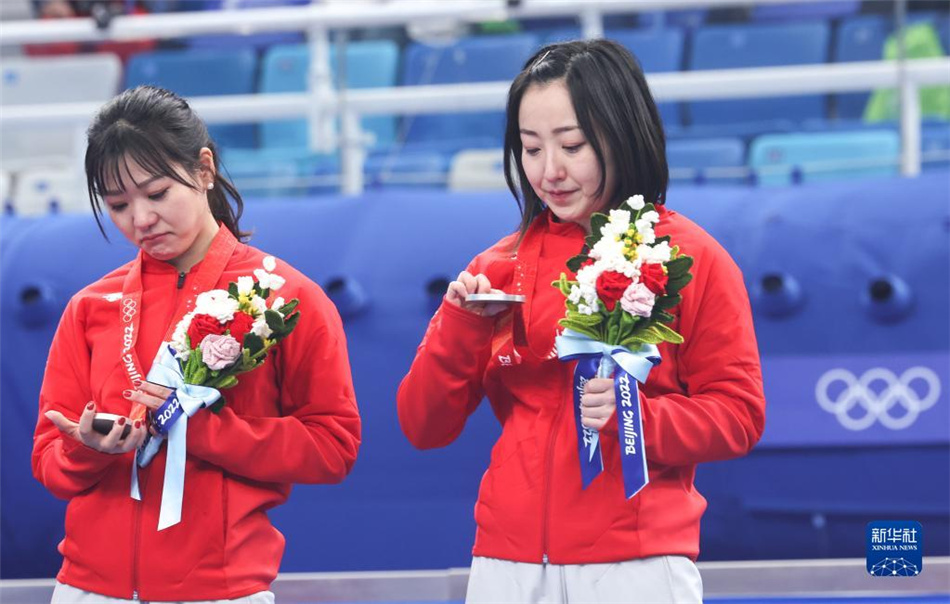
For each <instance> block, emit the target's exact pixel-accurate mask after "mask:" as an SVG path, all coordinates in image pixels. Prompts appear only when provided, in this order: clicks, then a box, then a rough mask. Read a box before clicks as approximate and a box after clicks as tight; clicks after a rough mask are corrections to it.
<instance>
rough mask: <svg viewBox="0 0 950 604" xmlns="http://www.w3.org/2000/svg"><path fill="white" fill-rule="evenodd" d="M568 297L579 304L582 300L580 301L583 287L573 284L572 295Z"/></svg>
mask: <svg viewBox="0 0 950 604" xmlns="http://www.w3.org/2000/svg"><path fill="white" fill-rule="evenodd" d="M567 299H568V300H570V301H571V302H573V303H574V304H577V303H578V302H580V301H581V288H580V287H578V286H576V285H572V286H571V293H570V295H569V296H568V297H567Z"/></svg>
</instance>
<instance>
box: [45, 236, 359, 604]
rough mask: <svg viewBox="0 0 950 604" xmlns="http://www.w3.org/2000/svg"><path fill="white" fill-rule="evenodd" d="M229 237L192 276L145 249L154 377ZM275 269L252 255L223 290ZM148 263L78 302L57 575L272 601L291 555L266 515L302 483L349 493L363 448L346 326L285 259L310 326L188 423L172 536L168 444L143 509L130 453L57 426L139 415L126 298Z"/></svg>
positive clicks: (51, 451)
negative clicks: (159, 357) (185, 309)
mask: <svg viewBox="0 0 950 604" xmlns="http://www.w3.org/2000/svg"><path fill="white" fill-rule="evenodd" d="M229 240H230V243H231V244H233V243H235V242H234V241H233V235H231V233H230V232H229V231H228V230H227V229H225V228H221V229H219V231H218V234H217V235H216V237H215V239H214V241H213V242H212V245H211V249H210V250H209V252H208V255H206V256H205V260H204V261H202V263H199V264H198V265H196V266H195V267H193V268H192V269H191V270H190V271H189V272H188V273H187V274H186V275H185V276H184V278H183V279H181V280H180V275H179V274H178V273H177V272H176V270H175V269H174V268H173V267H172V266H171V265H169V264H167V263H165V262H160V261H158V260H155V259H153V258H151V257H149V256H148V255H147V254H144V253H142V252H140V253H139V254H140V256H139V257H140V259H141V261H142V288H143V291H142V298H141V309H140V312H141V313H142V318H141V322H140V334H139V337H138V341H137V342H136V345H135V349H136V351H137V353H138V357H139V359H140V360H141V362H142V363H143V365H144V367H143V370H144V371H146V372H147V371H148V368H149V366H150V365H151V362H152V359H153V358H154V357H155V353H156V351H157V350H158V348H159V345H160V344H161V342H162V338H163V337H164V336H165V334H166V330H167V328H168V326H169V325H171V323H172V322H173V321H175V322H177V321H178V320H179V319H180V317H177V316H173V313H174V309H175V308H176V307H177V306H178V302H179V301H180V299H181V297H183V296H189V295H192V296H193V295H196V294H197V293H200V292H196V291H194V286H193V283H194V282H195V281H196V280H197V279H198V278H199V277H201V276H202V270H203V269H204V268H205V265H207V264H208V262H207V259H208V258H209V257H210V256H211V255H212V254H215V253H221V250H222V248H223V249H227V245H228V243H229ZM264 257H265V254H264V253H262V252H261V251H259V250H257V249H255V248H252V247H249V246H247V245H243V244H240V243H238V244H237V245H236V247H234V251H233V253H231V256H230V259H229V260H228V261H227V265H226V268H225V269H224V273H223V274H221V276H220V278H219V279H218V281H217V285H216V287H218V288H226V287H227V285H228V283H229V282H232V281H237V278H238V277H239V276H245V275H247V276H251V275H253V270H254V269H257V268H262V261H263V258H264ZM134 264H135V263H134V262H132V263H129V264H126V265H125V266H122V267H121V268H119V269H117V270H115V271H113V272H111V273H109V274H108V275H106V276H105V277H103V278H102V279H100V280H99V281H97V282H95V283H93V284H92V285H90V286H88V287H86V288H84V289H83V290H82V291H80V292H79V293H77V294H76V295H75V296H74V297H73V298H72V300H70V302H69V304H68V306H67V307H66V311H65V313H64V314H63V318H62V320H61V321H60V325H59V328H58V330H57V332H56V336H55V338H54V340H53V344H52V347H51V348H50V355H49V360H48V362H47V366H46V374H45V376H44V379H43V386H42V390H41V392H40V410H39V421H38V423H37V427H36V434H35V437H34V444H33V474H34V476H36V478H37V480H39V481H40V482H41V483H43V485H44V486H45V487H46V488H47V489H49V490H50V492H52V493H53V494H54V495H55V496H57V497H59V498H62V499H67V500H68V501H69V505H68V507H67V509H66V535H65V538H64V539H63V541H62V542H61V543H60V545H59V550H60V552H61V553H62V554H63V566H62V568H61V569H60V571H59V574H58V575H57V579H58V580H59V581H61V582H62V583H66V584H69V585H72V586H74V587H78V588H80V589H83V590H86V591H91V592H96V593H99V594H103V595H107V596H112V597H116V598H125V599H130V598H133V599H134V598H139V599H142V600H159V601H179V600H222V599H233V598H239V597H242V596H246V595H248V594H252V593H255V592H259V591H263V590H267V589H269V587H270V584H271V582H272V581H273V580H274V578H275V577H276V576H277V571H278V567H279V566H280V560H281V556H282V555H283V550H284V537H283V535H281V534H280V532H278V531H277V529H276V528H274V527H273V525H271V523H270V521H269V520H268V518H267V510H268V509H270V508H272V507H274V506H277V505H280V504H281V503H283V502H284V501H285V500H286V499H287V497H288V495H289V494H290V488H291V483H295V482H304V483H336V482H339V481H341V480H342V479H343V478H344V477H345V476H346V475H347V473H348V472H349V471H350V469H351V468H352V466H353V463H354V461H355V459H356V454H357V450H358V448H359V443H360V418H359V414H358V411H357V407H356V400H355V396H354V392H353V385H352V379H351V377H350V368H349V362H348V360H347V352H346V342H345V339H344V335H343V328H342V324H341V321H340V318H339V315H338V314H337V312H336V309H335V308H334V306H333V304H332V303H331V302H330V301H329V299H328V298H327V297H326V296H325V295H324V293H323V292H322V291H321V290H320V288H319V287H318V286H317V285H316V284H314V283H313V282H312V281H310V280H309V279H307V278H306V277H305V276H304V275H302V274H301V273H299V272H298V271H296V270H295V269H293V268H292V267H290V266H289V265H287V264H285V263H284V262H281V261H279V260H278V263H277V269H276V270H275V271H274V272H275V273H276V274H279V275H280V276H282V277H284V278H285V279H286V280H287V282H286V285H284V286H283V288H281V289H280V291H279V292H277V293H278V294H279V295H280V296H282V297H284V298H285V299H287V300H290V299H292V298H298V299H299V300H300V306H299V309H300V313H301V318H300V322H299V323H298V325H297V328H296V329H295V330H294V332H293V333H291V334H290V335H289V336H288V337H287V338H286V339H285V340H283V341H282V342H281V343H280V344H279V345H278V346H277V347H276V348H275V352H274V353H273V355H272V356H270V357H269V358H268V359H267V361H266V363H265V364H264V365H263V366H262V367H259V368H258V369H255V370H254V371H252V372H250V373H245V374H242V375H240V376H239V380H240V383H239V384H238V385H237V386H236V387H234V388H231V389H228V390H225V391H223V393H224V396H225V398H226V405H225V407H224V408H223V410H222V411H221V412H220V413H218V414H215V413H212V412H210V411H208V410H206V409H204V410H200V411H198V412H197V413H195V415H194V416H192V417H191V418H190V419H189V421H188V440H187V451H188V455H187V460H186V469H185V491H184V501H183V505H182V516H181V522H180V523H179V524H177V525H174V526H172V527H170V528H167V529H165V530H162V531H158V530H157V527H158V514H159V508H160V503H161V495H162V478H163V476H164V470H165V453H166V450H167V447H166V446H162V448H161V451H160V452H159V454H158V455H157V456H156V457H155V458H154V459H153V460H152V462H151V464H150V465H148V466H147V467H145V468H142V469H140V470H139V480H140V485H141V492H142V501H141V502H139V501H136V500H134V499H132V498H131V497H130V496H129V492H130V477H131V467H132V462H133V455H132V453H131V452H130V453H127V454H124V455H110V454H106V453H101V452H99V451H96V450H94V449H91V448H89V447H86V446H85V445H83V444H81V443H80V442H79V441H76V440H74V439H73V438H71V437H68V436H64V435H62V434H61V433H60V432H59V430H58V429H57V428H56V427H55V426H54V425H53V424H52V423H51V422H50V421H49V420H48V419H46V418H45V417H44V413H45V412H46V411H48V410H50V409H56V410H58V411H60V412H62V413H63V414H64V415H65V416H66V417H67V418H70V419H72V420H74V421H77V420H78V418H79V415H80V414H81V413H82V410H83V407H84V406H85V405H86V404H87V403H88V402H89V401H95V403H96V405H97V411H100V412H106V413H116V414H121V415H129V413H130V411H131V404H130V402H129V401H127V400H126V399H125V398H123V396H122V391H123V390H125V389H127V388H130V381H129V378H128V377H127V375H126V373H125V369H124V367H123V366H122V364H121V363H120V360H119V356H120V354H119V353H120V350H121V346H122V321H121V317H120V306H121V301H120V300H118V296H117V294H118V293H119V292H121V291H122V287H123V283H124V282H125V278H126V275H127V274H128V272H129V271H130V269H131V268H133V266H134ZM202 280H204V279H202Z"/></svg>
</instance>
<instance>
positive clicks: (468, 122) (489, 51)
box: [402, 34, 538, 156]
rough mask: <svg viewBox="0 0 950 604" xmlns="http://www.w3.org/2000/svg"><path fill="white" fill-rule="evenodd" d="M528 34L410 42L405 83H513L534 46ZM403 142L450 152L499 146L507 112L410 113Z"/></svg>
mask: <svg viewBox="0 0 950 604" xmlns="http://www.w3.org/2000/svg"><path fill="white" fill-rule="evenodd" d="M537 46H538V38H537V37H536V36H533V35H529V34H515V35H507V36H482V37H474V38H468V39H464V40H460V41H458V42H457V43H455V44H451V45H448V46H429V45H425V44H420V43H413V44H410V45H409V47H408V48H407V49H406V52H405V59H404V61H405V62H404V65H403V72H402V83H403V84H404V85H407V86H417V85H429V84H459V83H469V82H510V81H511V80H513V79H514V77H515V76H516V75H518V73H519V72H520V71H521V68H522V67H523V66H524V63H525V61H527V59H528V57H530V56H531V54H532V53H533V52H534V51H535V50H536V48H537ZM403 128H404V130H405V131H406V132H405V141H406V142H407V143H408V144H410V145H420V144H421V145H427V146H430V147H435V148H438V149H439V150H441V151H443V152H444V153H446V154H447V155H448V156H451V155H452V154H453V153H454V152H455V151H457V150H458V149H462V148H484V147H486V146H492V147H493V146H497V145H498V141H500V140H502V137H503V134H504V112H503V111H493V112H484V113H465V114H464V119H460V116H459V115H458V114H438V115H416V116H408V117H406V118H405V121H404V123H403Z"/></svg>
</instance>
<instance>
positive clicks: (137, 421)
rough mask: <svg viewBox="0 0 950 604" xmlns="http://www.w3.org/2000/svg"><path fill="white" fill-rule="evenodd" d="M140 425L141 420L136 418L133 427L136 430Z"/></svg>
mask: <svg viewBox="0 0 950 604" xmlns="http://www.w3.org/2000/svg"><path fill="white" fill-rule="evenodd" d="M141 427H142V422H141V421H139V420H136V421H135V429H136V430H138V429H139V428H141Z"/></svg>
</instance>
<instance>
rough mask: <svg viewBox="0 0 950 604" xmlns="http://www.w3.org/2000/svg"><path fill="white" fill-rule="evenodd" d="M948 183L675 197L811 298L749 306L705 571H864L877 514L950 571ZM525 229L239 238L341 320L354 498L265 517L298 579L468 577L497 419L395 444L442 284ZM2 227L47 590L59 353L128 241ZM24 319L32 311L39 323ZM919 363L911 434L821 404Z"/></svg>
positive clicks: (59, 229)
mask: <svg viewBox="0 0 950 604" xmlns="http://www.w3.org/2000/svg"><path fill="white" fill-rule="evenodd" d="M946 178H947V176H946V174H945V173H943V174H925V175H923V176H921V177H919V178H916V179H909V180H907V179H880V180H876V181H868V182H863V181H853V182H840V183H816V184H804V185H802V186H799V187H792V188H775V189H752V188H748V187H735V188H733V187H716V188H710V187H702V188H700V187H697V188H693V187H682V188H677V189H675V190H673V191H671V193H670V196H669V205H670V207H671V208H672V209H674V210H676V211H679V212H682V213H683V214H684V215H686V216H688V217H689V218H691V219H692V220H693V221H695V222H696V223H698V224H699V225H701V226H702V227H704V228H705V229H706V230H707V231H709V232H710V233H711V234H712V235H713V236H714V237H716V239H717V240H718V241H719V242H720V243H721V244H722V245H723V246H724V247H725V248H726V249H727V250H728V251H729V252H730V253H731V254H732V256H733V257H734V258H735V259H736V261H737V263H738V264H739V266H740V268H741V269H742V270H743V274H744V276H745V279H746V285H747V287H748V289H749V290H755V286H756V284H758V283H760V282H761V280H762V279H763V277H765V276H768V275H773V274H784V275H790V276H792V277H794V278H795V280H796V281H797V283H798V285H799V287H800V289H801V292H802V295H803V300H804V303H803V304H802V305H801V306H800V307H799V308H798V309H796V310H793V311H792V312H789V313H786V314H784V315H774V314H766V313H765V312H764V308H763V306H762V301H761V300H760V299H758V298H756V297H755V296H753V299H752V308H753V316H754V320H755V323H756V333H757V338H758V342H759V348H760V351H761V353H762V358H763V367H764V372H765V387H766V395H767V398H768V402H769V408H768V421H767V424H766V434H765V437H764V439H763V441H762V443H761V444H760V446H759V447H758V449H757V450H756V451H754V452H753V454H752V455H751V456H749V457H748V458H746V459H742V460H733V461H728V462H723V463H715V464H705V465H703V466H701V467H700V469H699V471H698V485H699V488H700V490H701V491H702V492H703V494H704V495H705V496H706V498H707V499H708V501H709V509H708V512H707V517H706V518H705V519H704V522H703V553H702V556H701V559H705V560H713V559H751V558H788V557H796V556H801V557H808V558H813V557H817V556H821V555H831V556H850V557H860V556H861V551H862V550H861V549H860V548H863V544H864V541H863V540H864V524H863V523H864V522H866V521H867V520H868V519H880V518H915V519H919V520H921V522H923V523H924V526H925V530H926V531H927V535H928V538H927V539H926V540H925V547H927V548H928V550H927V552H926V553H928V554H929V555H947V554H948V553H950V543H948V540H947V537H946V535H947V534H948V531H947V526H946V521H947V519H946V510H947V509H948V508H950V500H948V499H950V498H948V495H950V494H948V493H947V492H946V489H945V485H946V483H945V481H943V482H942V481H940V480H934V479H933V477H942V476H946V475H947V473H948V470H950V468H948V459H950V455H948V454H947V453H948V443H950V428H948V425H950V416H948V415H950V396H948V387H947V384H948V382H950V376H948V375H947V374H948V367H950V363H948V362H947V361H948V351H950V342H948V333H950V316H948V313H947V312H946V309H947V308H948V307H950V253H948V252H950V215H948V208H950V190H948V188H947V187H946V182H947V180H946ZM516 223H517V213H516V210H515V206H514V202H513V201H512V200H511V199H510V196H509V195H508V194H506V193H477V194H458V193H454V194H448V193H444V192H430V191H414V192H411V193H408V192H406V193H397V192H371V193H367V194H366V195H364V196H363V197H361V198H357V199H339V198H332V197H331V198H322V199H318V200H314V201H313V203H301V201H300V200H286V201H281V200H272V201H269V202H268V203H255V202H254V200H250V201H249V204H248V207H247V211H246V214H245V219H244V221H243V226H244V227H245V228H251V229H254V230H255V231H256V234H255V238H254V240H253V243H255V245H258V246H259V247H261V248H262V249H265V250H268V251H270V252H272V253H274V254H276V255H278V256H280V257H282V258H284V259H286V260H287V261H289V262H291V263H292V264H294V265H295V266H296V267H297V268H299V269H300V270H301V271H302V272H304V273H305V274H307V275H308V276H310V277H311V278H312V279H314V280H315V281H317V282H318V283H321V284H323V285H324V286H325V287H326V289H327V290H328V292H330V293H331V295H332V296H333V297H334V299H335V300H336V301H337V303H338V304H340V305H341V306H342V307H343V308H342V309H341V310H342V311H343V313H342V314H344V316H345V317H346V318H345V323H344V324H345V329H346V333H347V340H348V345H349V350H350V361H351V366H352V370H353V375H354V379H355V385H356V393H357V397H358V401H359V404H360V408H361V411H362V415H363V419H364V442H363V446H362V449H361V452H360V459H359V460H358V461H357V464H356V466H355V468H354V471H353V474H352V475H351V476H350V477H349V478H348V479H347V480H346V481H345V482H344V483H343V484H342V485H338V486H300V487H297V488H295V489H294V493H293V496H292V497H291V499H290V501H289V502H288V504H286V505H284V506H282V507H280V508H277V509H275V510H274V511H273V512H271V513H270V514H271V517H272V518H273V519H274V521H275V523H276V524H277V525H278V527H279V528H280V530H281V531H282V532H284V533H285V534H286V535H287V536H288V545H287V550H286V555H285V559H284V564H283V567H282V570H284V571H291V572H293V571H332V570H370V569H410V568H445V567H451V566H464V565H467V564H468V562H469V560H470V551H471V550H470V548H471V544H472V538H473V535H474V522H473V505H474V501H475V496H476V491H477V488H478V483H479V480H480V477H481V475H482V473H483V472H484V469H485V466H486V464H487V462H488V457H489V449H490V446H491V444H492V442H493V440H494V438H495V436H496V435H497V434H498V430H499V428H498V425H497V421H496V420H495V418H494V417H493V416H492V414H491V412H490V409H489V408H488V406H487V405H484V404H483V405H482V406H481V407H480V408H479V409H478V410H477V411H476V413H475V414H474V415H473V416H472V417H471V418H470V420H469V423H468V425H467V427H466V429H465V431H464V432H463V433H462V435H461V437H460V438H459V440H458V441H457V442H456V443H454V444H452V445H451V446H449V447H447V448H445V449H441V450H436V451H426V452H421V451H416V450H414V449H413V448H412V447H411V446H410V445H409V443H408V442H407V441H406V439H405V438H404V437H403V435H402V433H401V431H400V430H399V428H398V422H397V419H396V410H395V392H396V389H397V387H398V384H399V381H400V379H401V377H402V376H403V375H404V373H405V371H406V369H407V368H408V367H409V364H410V362H411V359H412V356H413V354H414V351H415V349H416V346H417V345H418V343H419V341H420V339H421V337H422V334H423V332H424V329H425V326H426V324H427V322H428V320H429V318H430V316H431V312H432V309H433V305H434V303H435V302H437V300H438V298H439V296H440V295H441V293H442V292H443V291H444V288H445V284H446V282H447V280H450V279H452V278H454V277H455V275H457V273H458V272H459V271H460V270H462V269H463V268H464V267H465V265H466V263H467V262H468V261H469V260H470V259H471V257H472V256H473V255H474V254H475V253H477V252H478V251H480V250H482V249H484V248H485V247H487V246H488V245H490V244H491V243H492V242H494V241H495V240H497V239H498V238H500V237H501V236H503V235H504V234H505V233H508V232H510V231H511V230H512V229H513V228H514V227H515V225H516ZM0 229H2V232H0V235H2V241H4V244H3V245H4V248H3V254H2V258H0V270H2V273H3V275H4V287H3V288H2V289H0V305H2V307H3V308H4V310H5V312H4V313H2V314H0V334H2V339H0V363H2V375H0V400H2V405H0V430H2V434H0V447H2V449H0V464H2V472H0V497H2V499H3V502H4V505H3V507H2V508H0V514H2V516H0V520H2V528H3V531H2V537H0V538H2V543H0V546H2V547H0V554H2V556H3V557H2V560H0V574H2V576H3V577H4V578H13V577H28V576H52V574H53V573H54V572H55V571H56V569H57V568H58V565H59V556H58V554H57V553H56V552H55V545H56V542H57V541H58V540H59V539H60V538H61V537H62V530H63V526H62V513H63V504H62V503H61V502H58V501H56V500H54V499H53V498H52V496H50V495H49V494H48V493H46V492H45V491H44V490H43V489H42V487H41V486H40V485H39V484H38V483H36V482H35V481H34V480H33V479H32V477H31V475H30V469H29V467H30V465H29V453H30V447H31V437H32V431H33V427H34V425H35V422H36V405H37V402H36V401H37V395H38V389H39V384H40V380H41V377H42V372H43V368H44V363H45V357H46V353H47V350H48V347H49V342H50V339H51V338H52V335H53V330H54V329H55V325H56V322H57V321H58V317H59V313H60V312H61V311H62V308H63V307H64V306H65V303H66V300H67V299H68V298H69V297H70V296H71V295H72V293H73V292H75V291H76V290H78V289H79V288H81V287H82V286H83V285H85V284H86V283H88V282H90V281H92V280H94V279H96V278H97V277H99V276H100V275H102V274H104V273H106V272H107V271H109V270H111V269H112V268H114V267H115V266H117V265H119V264H120V263H122V262H124V261H125V260H127V259H128V258H130V257H131V256H132V249H131V247H130V246H129V245H128V244H126V243H123V242H122V240H121V236H120V235H118V234H117V233H116V232H115V229H113V228H110V229H109V232H110V235H111V236H112V238H113V240H114V241H115V243H114V244H113V245H109V244H107V243H106V242H104V241H103V240H102V239H101V237H100V236H99V234H98V231H97V230H96V227H95V224H94V222H93V221H92V219H91V217H89V216H83V215H75V216H68V215H61V216H50V217H45V218H42V219H17V220H14V221H10V220H8V219H4V220H2V221H0ZM50 242H55V245H51V243H50ZM883 276H895V277H898V278H899V279H900V280H901V281H902V282H903V283H904V284H905V285H906V288H907V289H908V290H909V292H910V293H911V294H912V296H913V306H912V308H911V310H910V312H909V314H907V315H906V316H903V317H902V318H899V319H898V320H896V321H894V320H889V321H881V320H879V319H878V318H876V317H875V316H874V313H872V312H870V311H869V309H868V308H866V306H865V304H864V303H862V298H863V297H865V294H867V293H868V291H869V288H871V287H874V283H875V281H878V280H880V279H881V278H882V277H883ZM885 302H886V300H885ZM23 308H28V309H30V310H33V309H34V308H35V309H37V313H36V314H37V315H38V316H37V317H35V318H33V319H31V321H30V322H29V323H30V324H28V323H27V322H24V321H23V320H22V319H23V312H28V311H22V309H23ZM919 367H922V368H925V369H929V370H930V371H931V372H932V373H933V374H935V375H936V376H937V379H938V380H939V381H940V383H941V384H942V385H943V387H942V390H941V392H940V393H939V396H938V397H937V399H936V401H935V403H934V404H933V405H932V406H930V407H928V408H926V409H921V408H920V407H921V406H922V405H921V401H925V399H927V398H928V396H930V393H929V392H927V389H926V385H927V382H926V380H923V381H921V380H920V379H918V380H917V381H916V382H915V383H913V384H911V385H910V387H911V388H913V389H915V392H916V397H917V399H919V400H918V402H917V403H916V404H917V408H916V410H915V409H914V404H915V403H914V400H913V398H912V397H910V395H909V394H908V393H906V392H905V393H903V394H901V398H900V399H899V401H900V402H899V403H898V404H895V405H893V408H889V409H888V411H889V413H890V414H891V415H890V416H889V419H887V421H891V422H894V421H898V422H900V421H904V422H905V423H907V426H905V427H903V428H899V429H892V428H889V427H886V426H885V425H883V424H882V420H884V419H885V418H883V416H876V417H874V418H873V419H874V421H873V422H872V423H871V424H869V425H868V426H866V427H864V428H862V429H849V428H847V427H845V425H844V424H843V423H842V421H845V418H844V416H843V414H841V413H840V412H830V411H826V410H825V409H823V408H822V407H821V405H820V404H819V402H818V400H817V398H816V397H817V395H816V385H817V384H819V383H820V382H821V379H822V377H823V376H824V375H826V374H827V373H828V372H829V371H832V370H843V371H848V372H850V373H851V374H853V375H855V376H858V377H860V376H862V375H868V372H870V371H872V370H873V371H878V370H884V371H887V372H890V373H891V374H894V375H895V376H897V377H898V378H899V377H901V376H909V375H910V374H908V373H907V372H908V371H911V370H912V369H914V368H919ZM917 371H918V373H920V371H919V370H917ZM839 373H840V372H839ZM878 373H879V374H880V373H881V372H880V371H878ZM905 379H906V377H905ZM889 387H893V385H890V386H889V385H888V384H886V383H881V384H878V385H876V386H875V389H876V392H879V393H880V392H881V391H882V389H885V388H889ZM842 392H843V390H842V387H841V385H840V383H839V384H838V385H837V386H835V387H828V388H827V392H825V396H827V397H830V398H831V399H833V400H840V397H841V394H842ZM865 396H871V395H870V394H866V395H865ZM861 409H862V407H861V406H860V405H858V406H854V408H852V409H851V413H852V416H853V417H852V418H851V419H852V420H860V419H861V413H860V412H861ZM839 411H840V410H839ZM907 414H910V416H912V419H913V421H910V422H907V419H906V417H907ZM902 418H903V419H902ZM764 476H768V477H769V480H764V479H763V477H764ZM24 517H29V518H30V521H29V522H22V520H21V519H22V518H24ZM856 548H857V549H856Z"/></svg>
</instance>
